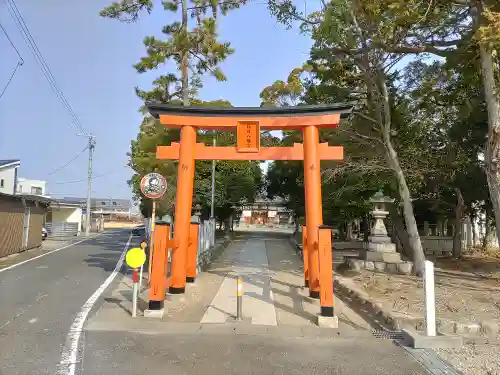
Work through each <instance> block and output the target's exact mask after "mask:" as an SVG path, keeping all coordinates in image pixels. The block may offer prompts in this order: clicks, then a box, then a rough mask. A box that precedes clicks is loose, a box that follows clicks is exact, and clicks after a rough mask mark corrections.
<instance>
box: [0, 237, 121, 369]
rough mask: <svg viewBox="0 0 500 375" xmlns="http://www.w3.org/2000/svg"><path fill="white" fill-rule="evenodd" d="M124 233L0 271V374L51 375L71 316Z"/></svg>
mask: <svg viewBox="0 0 500 375" xmlns="http://www.w3.org/2000/svg"><path fill="white" fill-rule="evenodd" d="M128 233H129V231H116V232H110V233H104V234H103V235H101V236H98V237H96V238H93V239H90V240H87V241H84V242H81V243H78V244H75V245H73V246H70V247H67V248H65V249H63V250H61V251H56V252H53V253H49V254H46V255H44V256H42V257H39V258H36V259H32V260H29V259H25V260H29V261H28V262H26V263H23V264H20V265H19V266H14V268H10V269H4V270H3V271H1V270H0V301H1V302H0V303H1V308H0V348H1V350H0V369H1V373H2V375H13V374H54V373H56V369H57V367H58V364H59V362H60V359H61V353H62V351H63V348H64V346H65V343H66V340H67V337H68V332H69V330H70V327H71V325H72V323H73V321H74V319H75V317H76V316H77V314H78V313H79V311H80V310H81V308H82V305H83V304H84V303H85V302H86V301H87V299H88V298H89V297H90V296H91V295H92V294H93V293H94V292H95V291H96V290H97V289H98V288H99V286H100V285H102V283H103V282H104V281H105V280H106V279H107V277H108V276H109V275H110V273H111V272H112V271H113V270H114V268H115V265H116V263H117V261H118V259H119V258H120V256H121V254H122V251H123V249H124V247H125V245H126V242H127V239H128ZM61 245H62V246H65V245H64V244H61ZM52 250H55V249H50V250H47V249H45V250H44V249H41V251H42V254H43V252H44V251H45V252H46V251H52ZM19 260H20V259H19ZM23 261H24V260H23ZM13 262H14V263H13ZM14 264H15V259H14V261H11V262H9V267H12V266H13V265H14Z"/></svg>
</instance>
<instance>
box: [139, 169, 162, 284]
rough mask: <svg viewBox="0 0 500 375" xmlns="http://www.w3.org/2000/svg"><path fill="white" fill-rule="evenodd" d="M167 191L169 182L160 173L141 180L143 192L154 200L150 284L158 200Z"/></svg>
mask: <svg viewBox="0 0 500 375" xmlns="http://www.w3.org/2000/svg"><path fill="white" fill-rule="evenodd" d="M166 190H167V181H166V180H165V177H163V176H162V175H161V174H159V173H155V172H153V173H148V174H147V175H145V176H144V177H143V178H142V179H141V192H142V194H143V195H144V196H145V197H146V198H149V199H152V200H153V202H152V209H151V232H150V235H149V267H148V284H149V283H150V282H151V265H152V264H153V262H152V259H153V250H154V249H153V247H154V235H155V220H156V200H157V199H159V198H161V197H162V196H163V194H165V191H166Z"/></svg>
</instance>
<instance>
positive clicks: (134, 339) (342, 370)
mask: <svg viewBox="0 0 500 375" xmlns="http://www.w3.org/2000/svg"><path fill="white" fill-rule="evenodd" d="M268 328H279V327H268ZM85 342H86V348H85V352H84V360H83V369H82V370H83V374H84V375H94V374H101V375H105V374H120V375H129V374H130V375H142V374H144V375H146V374H152V373H153V374H185V375H197V374H200V375H201V374H203V375H205V374H207V373H209V374H217V375H225V374H228V375H229V374H231V375H233V374H256V375H267V374H269V375H271V374H272V375H276V374H286V375H290V374H297V375H299V374H300V375H303V374H308V375H316V374H338V375H340V374H342V375H347V374H349V375H371V374H373V375H375V374H376V375H379V374H385V375H403V374H404V375H424V374H428V372H427V371H426V370H425V369H424V368H422V367H421V365H420V364H419V363H418V362H416V361H415V360H414V359H412V358H411V357H410V356H409V355H407V354H405V351H404V350H403V349H402V348H399V347H397V346H395V345H394V344H393V343H392V342H391V341H384V340H375V339H371V340H359V339H350V338H346V339H344V338H339V339H335V340H331V339H330V340H322V339H318V338H304V337H286V336H278V337H275V336H272V335H252V334H234V335H228V334H216V333H212V334H209V333H206V334H171V335H168V336H164V335H160V336H158V335H142V334H140V333H125V332H87V333H86V337H85Z"/></svg>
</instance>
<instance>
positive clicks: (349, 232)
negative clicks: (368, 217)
mask: <svg viewBox="0 0 500 375" xmlns="http://www.w3.org/2000/svg"><path fill="white" fill-rule="evenodd" d="M345 239H346V241H352V222H350V221H349V222H347V224H346V231H345Z"/></svg>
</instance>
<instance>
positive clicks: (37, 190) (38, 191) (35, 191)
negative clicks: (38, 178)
mask: <svg viewBox="0 0 500 375" xmlns="http://www.w3.org/2000/svg"><path fill="white" fill-rule="evenodd" d="M31 194H34V195H42V194H43V192H42V188H41V187H38V186H32V187H31Z"/></svg>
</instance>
